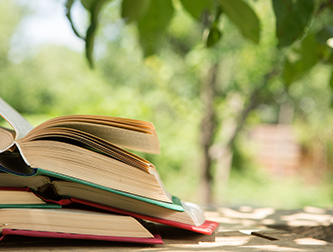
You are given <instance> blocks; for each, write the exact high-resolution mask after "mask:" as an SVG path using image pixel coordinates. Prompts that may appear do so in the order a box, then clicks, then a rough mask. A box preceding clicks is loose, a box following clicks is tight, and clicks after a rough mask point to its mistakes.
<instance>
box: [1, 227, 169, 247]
mask: <svg viewBox="0 0 333 252" xmlns="http://www.w3.org/2000/svg"><path fill="white" fill-rule="evenodd" d="M9 235H19V236H29V237H39V238H62V239H80V240H99V241H111V242H126V243H145V244H163V241H162V238H161V236H160V234H158V233H153V236H154V237H152V238H141V237H121V236H102V235H89V234H72V233H59V232H44V231H34V230H19V229H6V228H4V229H2V233H1V236H0V241H1V240H3V239H4V238H5V237H6V236H9Z"/></svg>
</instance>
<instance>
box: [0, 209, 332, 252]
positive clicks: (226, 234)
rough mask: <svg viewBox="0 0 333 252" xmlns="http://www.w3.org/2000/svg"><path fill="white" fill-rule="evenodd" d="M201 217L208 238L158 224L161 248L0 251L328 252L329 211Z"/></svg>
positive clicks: (17, 243)
mask: <svg viewBox="0 0 333 252" xmlns="http://www.w3.org/2000/svg"><path fill="white" fill-rule="evenodd" d="M206 217H207V219H209V220H214V221H218V222H219V223H220V225H219V227H218V229H217V230H216V231H215V232H214V234H213V235H210V236H207V235H201V234H196V233H192V232H189V231H185V230H180V229H175V228H171V227H167V226H163V225H159V226H158V228H159V230H160V233H161V236H162V238H163V241H164V244H163V245H138V244H124V243H112V242H103V241H87V240H82V241H80V240H62V239H41V238H30V237H15V236H12V237H7V239H5V240H3V241H2V242H0V251H69V250H70V251H110V250H114V251H203V250H204V251H247V252H257V251H333V210H330V209H319V208H314V207H305V208H304V209H300V210H275V209H273V208H252V207H245V206H244V207H240V208H226V207H221V208H216V209H214V210H212V211H209V210H207V211H206Z"/></svg>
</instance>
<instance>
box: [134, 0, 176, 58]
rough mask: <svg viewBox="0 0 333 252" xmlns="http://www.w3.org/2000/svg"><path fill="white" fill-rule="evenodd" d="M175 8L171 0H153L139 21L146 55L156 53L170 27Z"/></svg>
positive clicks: (142, 44) (140, 34)
mask: <svg viewBox="0 0 333 252" xmlns="http://www.w3.org/2000/svg"><path fill="white" fill-rule="evenodd" d="M173 13H174V8H173V6H172V2H171V0H153V1H151V4H150V6H149V8H148V10H147V11H146V14H145V15H144V16H142V17H141V18H140V19H139V20H138V23H137V26H138V30H139V36H140V44H141V47H142V48H143V52H144V56H145V57H147V56H149V55H152V54H155V53H156V52H157V50H158V48H159V46H160V43H161V40H162V38H163V34H164V33H165V30H166V28H167V27H168V25H169V23H170V21H171V19H172V16H173Z"/></svg>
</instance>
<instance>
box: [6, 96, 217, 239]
mask: <svg viewBox="0 0 333 252" xmlns="http://www.w3.org/2000/svg"><path fill="white" fill-rule="evenodd" d="M0 115H1V117H2V121H0V122H2V124H1V125H4V126H0V240H3V239H6V237H13V236H25V237H47V238H63V239H84V240H102V241H112V242H124V243H131V244H133V243H134V244H135V243H144V244H163V239H162V237H161V235H160V232H159V229H160V228H161V227H162V228H163V227H170V228H174V229H175V232H177V230H181V229H183V230H188V231H190V232H193V233H198V234H202V235H211V234H212V233H213V232H214V230H215V229H216V228H217V226H218V223H216V222H214V221H209V220H206V219H205V215H204V211H203V210H202V208H201V207H200V206H199V205H197V204H194V203H190V202H186V201H182V200H180V199H179V198H177V197H175V196H172V195H170V193H168V191H167V190H166V189H165V188H164V186H163V183H162V181H161V179H160V178H159V174H158V170H157V169H156V168H155V166H154V165H153V164H152V163H150V162H149V161H147V160H145V159H143V158H142V157H140V156H139V155H137V154H134V152H135V153H139V152H145V153H154V154H158V153H159V142H158V138H157V134H156V131H155V128H154V126H153V124H152V123H149V122H145V121H140V120H134V119H127V118H119V117H111V116H97V115H71V116H61V117H56V118H53V119H50V120H48V121H45V122H44V123H42V124H40V125H38V126H36V127H33V126H32V125H31V124H30V123H29V122H28V121H27V120H26V119H25V118H24V117H23V116H22V115H20V114H19V113H18V112H17V111H16V110H15V109H14V108H12V107H11V106H10V105H9V104H7V103H6V102H5V101H4V100H2V99H1V98H0ZM129 150H131V151H134V152H130V151H129ZM180 233H182V232H180ZM184 239H186V238H185V237H184Z"/></svg>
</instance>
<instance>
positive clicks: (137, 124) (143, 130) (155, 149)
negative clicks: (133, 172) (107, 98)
mask: <svg viewBox="0 0 333 252" xmlns="http://www.w3.org/2000/svg"><path fill="white" fill-rule="evenodd" d="M46 128H55V129H57V128H71V129H76V130H80V131H83V132H86V133H90V134H92V135H94V136H96V137H99V138H102V139H104V140H106V141H109V142H111V143H113V144H115V145H118V146H120V147H123V148H126V149H131V150H136V151H142V152H148V153H155V154H158V153H160V148H159V142H158V138H157V134H156V131H155V128H154V126H153V124H152V123H150V122H146V121H140V120H134V119H127V118H120V117H112V116H99V115H69V116H60V117H56V118H53V119H51V120H48V121H46V122H44V123H42V124H40V125H38V126H37V127H36V128H34V129H33V130H32V132H31V133H30V135H35V136H37V135H38V134H39V131H41V130H43V129H46Z"/></svg>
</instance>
